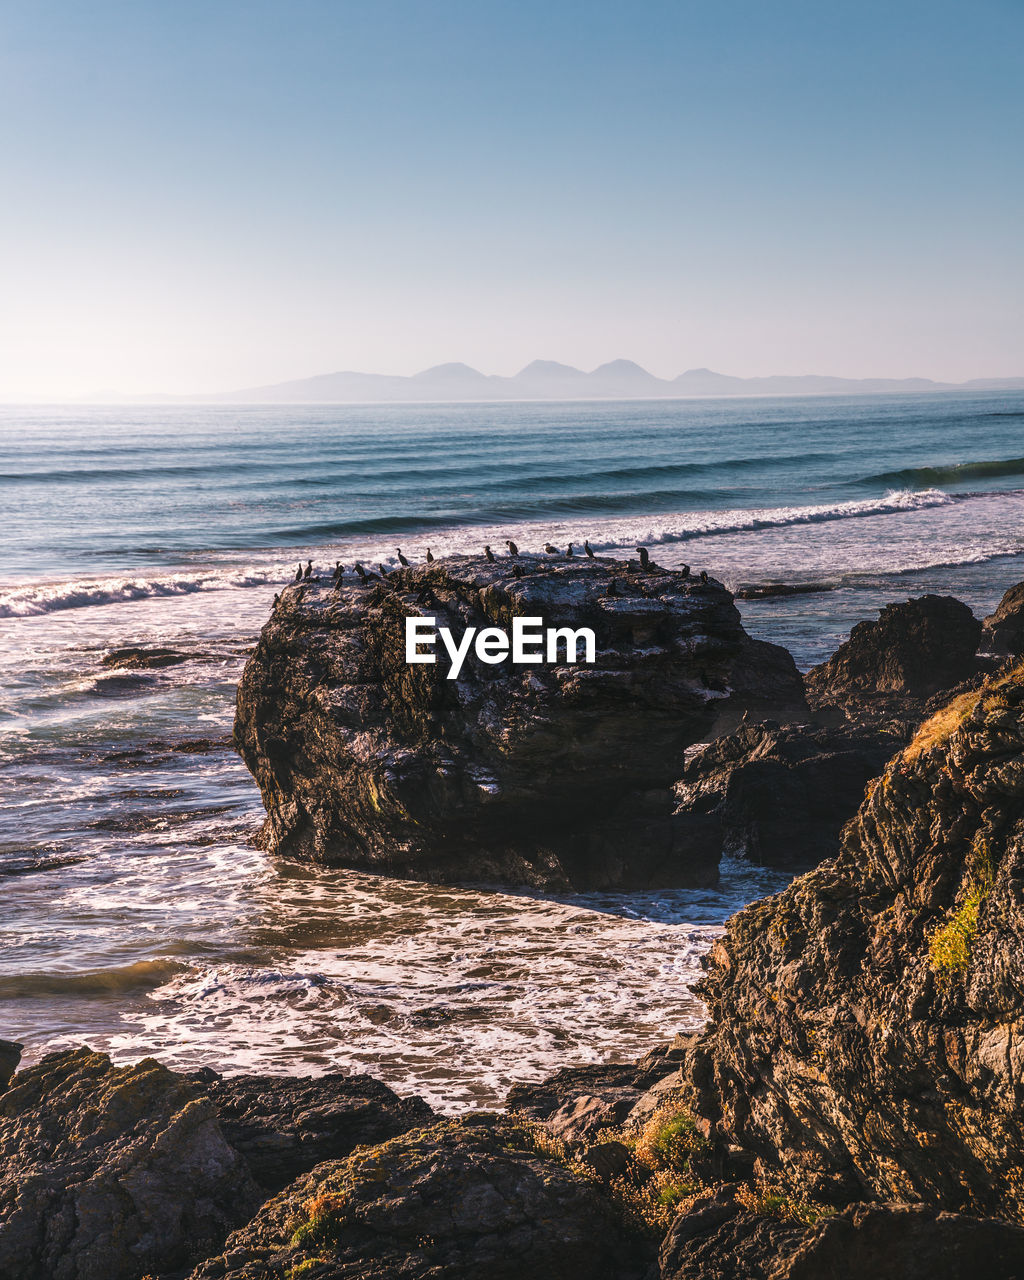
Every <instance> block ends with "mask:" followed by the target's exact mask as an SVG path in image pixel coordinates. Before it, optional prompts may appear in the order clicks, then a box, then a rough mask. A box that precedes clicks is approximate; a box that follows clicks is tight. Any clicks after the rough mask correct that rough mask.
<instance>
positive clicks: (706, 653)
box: [235, 556, 806, 888]
mask: <svg viewBox="0 0 1024 1280" xmlns="http://www.w3.org/2000/svg"><path fill="white" fill-rule="evenodd" d="M516 568H518V570H519V572H520V573H521V575H522V576H520V577H516V576H515V574H514V569H516ZM408 617H429V618H433V619H435V620H436V623H437V625H438V626H444V627H448V628H450V630H451V632H452V633H453V635H454V636H455V637H456V638H459V637H461V636H462V635H463V634H464V632H465V631H466V629H467V628H468V627H477V628H480V627H485V626H497V627H500V628H505V629H508V627H509V626H510V624H511V622H512V620H513V619H514V618H517V617H539V618H541V619H543V625H544V626H546V627H571V628H573V629H576V628H579V627H589V628H591V629H592V630H593V631H594V632H595V635H596V645H597V654H596V662H595V663H594V664H593V665H587V664H582V663H581V664H578V665H569V664H567V663H565V662H557V663H554V664H552V665H548V664H546V663H538V664H536V665H520V664H513V663H511V662H509V661H507V660H506V661H503V662H501V663H498V664H494V665H489V664H485V663H484V662H482V661H479V660H477V659H476V658H475V657H471V658H469V659H468V660H467V662H466V664H465V666H464V667H463V669H462V671H461V673H460V676H459V678H458V679H457V680H449V679H447V678H446V675H447V672H448V670H449V663H448V660H447V657H446V656H445V653H444V650H443V649H441V650H440V652H439V655H438V662H437V663H436V664H435V665H409V664H407V663H406V661H405V621H406V618H408ZM439 648H440V646H439ZM750 707H754V708H755V709H756V711H757V713H758V714H763V713H764V712H765V710H766V709H768V708H773V709H774V710H775V712H776V714H778V715H780V716H782V717H789V716H791V715H793V714H801V713H802V714H804V715H806V704H805V703H804V700H803V692H802V683H801V679H800V676H799V673H798V672H797V671H796V668H795V666H794V665H793V662H792V659H791V658H790V657H789V655H788V654H787V653H786V652H785V651H784V650H780V649H778V648H777V647H775V646H771V645H764V644H761V643H758V642H754V641H752V640H751V639H750V638H749V637H748V636H747V635H746V634H745V632H744V631H743V628H742V627H741V625H740V621H739V614H738V613H737V611H736V608H735V606H734V604H733V601H732V597H731V596H730V595H729V593H728V592H727V591H725V590H724V588H722V587H721V586H720V585H719V584H717V583H715V582H714V581H711V582H708V583H701V582H700V581H695V580H694V579H692V578H690V579H684V578H683V577H682V576H681V575H679V574H677V573H671V572H668V571H663V570H660V569H657V568H656V567H655V566H651V567H650V568H649V569H646V570H645V569H642V568H641V567H640V566H639V565H638V564H636V563H635V562H633V563H632V564H631V565H626V564H623V563H621V562H615V561H608V560H587V559H584V558H573V559H568V558H562V557H559V558H552V557H548V558H544V557H536V556H521V557H520V558H519V560H518V561H513V560H511V559H509V558H502V559H501V560H500V561H498V562H496V563H489V562H488V561H487V560H485V559H483V558H472V557H452V558H450V559H448V560H445V561H443V562H441V561H438V562H435V563H434V564H432V565H428V566H422V567H419V568H415V569H403V570H400V571H397V572H395V573H392V574H389V575H388V578H387V581H386V582H377V583H376V585H372V584H371V585H369V586H367V587H362V586H359V585H355V586H349V585H347V584H346V585H342V586H340V587H339V588H338V589H336V590H331V589H329V588H328V586H327V585H325V584H321V583H316V582H313V583H310V584H298V585H295V586H293V587H291V588H289V589H287V590H286V591H285V592H284V594H283V596H282V598H281V601H280V604H279V605H278V607H277V608H276V610H275V612H274V614H273V616H272V617H271V619H270V621H269V622H268V623H267V625H266V626H265V627H264V629H263V632H262V634H261V637H260V641H259V644H258V646H257V648H256V651H255V653H254V654H253V656H252V658H251V659H250V660H249V662H248V664H247V666H246V669H245V673H244V675H243V678H242V681H241V684H240V687H239V693H238V714H237V719H236V726H235V736H236V742H237V745H238V748H239V750H240V752H241V754H242V756H243V758H244V759H245V762H246V764H247V765H248V767H249V769H250V770H251V771H252V773H253V775H254V777H255V778H256V780H257V782H258V783H259V786H260V790H261V792H262V794H263V799H264V804H265V805H266V808H267V822H266V825H265V828H264V839H265V842H266V844H267V846H268V847H269V848H270V849H271V850H272V851H274V852H275V853H281V854H287V855H288V856H291V857H297V858H306V859H312V860H314V861H318V862H325V863H331V864H339V865H345V866H352V867H362V868H366V869H369V870H374V871H379V872H382V873H385V874H388V875H399V876H411V877H417V878H429V879H438V880H458V879H476V880H498V881H504V882H510V883H525V884H535V885H543V886H547V887H552V888H555V887H566V886H570V885H571V886H576V887H595V886H619V887H629V886H644V885H657V884H687V883H704V882H707V881H708V880H709V879H711V878H713V877H714V876H715V874H716V866H717V856H718V855H717V850H716V849H714V848H713V847H711V848H709V847H707V846H706V845H705V844H704V843H703V842H702V841H701V839H700V837H699V832H696V833H695V831H694V829H693V826H692V824H689V825H688V824H687V823H686V822H680V821H679V820H678V819H677V818H676V817H675V815H674V812H673V810H674V808H675V805H674V801H673V796H672V792H671V786H672V783H673V782H674V781H675V780H676V778H677V777H678V776H679V770H680V768H681V764H682V755H683V752H684V750H685V748H686V747H687V746H689V745H690V744H692V743H694V742H697V741H699V740H701V739H702V738H703V737H705V736H707V735H708V734H709V733H711V732H713V731H714V728H715V725H716V723H719V724H721V723H723V722H724V723H727V722H728V718H729V716H732V717H734V718H736V719H738V718H739V717H740V716H742V713H743V711H744V710H746V709H748V708H750ZM723 717H725V721H723Z"/></svg>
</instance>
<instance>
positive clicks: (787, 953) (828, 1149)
mask: <svg viewBox="0 0 1024 1280" xmlns="http://www.w3.org/2000/svg"><path fill="white" fill-rule="evenodd" d="M1022 884H1024V668H1022V667H1017V668H1015V669H1014V670H1012V671H1010V672H1007V673H1004V674H1002V675H1001V676H999V677H998V678H993V679H991V680H990V682H989V683H988V684H987V686H986V687H985V688H984V689H983V690H982V691H981V692H978V691H975V692H968V693H965V694H962V695H960V696H959V697H958V698H956V699H955V700H954V701H953V702H952V703H951V704H950V705H949V706H948V707H946V708H945V709H944V710H942V711H940V712H939V713H937V714H936V715H935V716H934V717H933V718H932V719H930V720H929V721H927V722H926V723H925V724H924V725H923V726H922V727H921V729H920V730H919V731H918V733H917V735H916V736H915V738H914V739H913V741H912V742H911V743H910V745H909V746H908V747H907V748H906V749H905V750H904V751H903V752H901V753H900V754H899V755H897V756H896V758H895V759H894V760H893V761H892V762H891V763H890V765H889V767H888V768H887V769H886V771H885V773H884V775H883V776H882V777H881V778H880V779H879V780H878V781H877V782H876V783H875V784H873V785H872V787H871V788H870V789H869V792H868V795H867V797H866V799H865V801H864V803H863V804H862V806H861V808H860V811H859V813H858V815H857V817H856V819H855V820H854V821H853V822H852V823H851V824H850V825H849V826H848V827H847V829H846V832H845V834H844V839H843V846H842V850H841V853H840V855H839V857H838V858H837V859H836V860H835V861H833V862H826V863H825V864H823V865H822V866H821V867H819V868H818V869H817V870H815V871H812V872H810V873H808V874H807V875H804V876H802V877H801V878H800V879H798V880H796V881H794V883H793V884H792V885H791V886H790V887H789V889H787V890H786V891H785V892H783V893H782V894H780V895H778V896H777V897H775V898H771V899H767V900H765V901H762V902H757V903H754V904H753V905H752V906H750V907H747V908H746V909H745V910H744V911H741V912H740V913H739V914H738V915H736V916H734V917H733V919H732V920H731V921H730V924H729V928H728V932H727V934H726V936H725V937H724V938H723V939H722V940H721V941H719V942H717V943H716V944H715V945H714V946H713V948H712V950H711V952H710V955H709V957H708V961H707V964H708V969H707V975H706V977H705V978H704V980H703V981H702V983H701V985H700V987H699V988H698V990H699V991H700V993H701V994H702V996H703V998H704V999H705V1000H706V1001H707V1003H708V1006H709V1012H710V1016H711V1026H710V1027H709V1029H708V1031H707V1033H706V1034H705V1035H704V1036H703V1037H702V1038H701V1040H700V1042H699V1043H698V1044H697V1045H696V1046H695V1048H694V1049H693V1050H691V1051H690V1053H689V1054H688V1056H687V1062H686V1066H685V1068H684V1076H685V1077H686V1078H687V1079H688V1081H689V1084H690V1088H691V1089H692V1095H693V1105H694V1107H695V1109H696V1112H697V1113H698V1115H700V1116H701V1117H703V1120H704V1122H705V1123H706V1124H707V1126H708V1131H709V1134H710V1135H711V1137H712V1139H713V1142H714V1143H715V1145H716V1147H717V1149H718V1151H719V1152H720V1153H721V1155H722V1159H723V1160H724V1161H725V1163H726V1165H727V1164H728V1161H729V1160H730V1159H734V1158H735V1155H736V1153H741V1154H746V1156H748V1157H750V1158H753V1159H756V1160H757V1162H758V1167H759V1168H760V1169H761V1170H763V1171H765V1172H766V1173H769V1174H773V1175H778V1176H779V1177H781V1178H783V1179H784V1180H785V1182H786V1183H787V1185H789V1186H790V1187H792V1188H794V1189H795V1190H796V1191H797V1192H798V1193H799V1194H802V1195H807V1196H813V1197H815V1198H817V1199H819V1200H823V1201H826V1202H831V1203H833V1204H840V1205H841V1204H844V1203H846V1202H848V1201H851V1200H857V1199H882V1200H889V1199H892V1200H914V1201H921V1202H924V1203H926V1204H930V1205H932V1206H933V1207H937V1208H943V1209H947V1210H952V1211H962V1212H974V1213H978V1212H982V1213H991V1214H999V1215H1004V1216H1007V1217H1016V1216H1018V1215H1019V1214H1020V1212H1021V1210H1022V1209H1024V1174H1022V1170H1024V1112H1022V1109H1021V1078H1022V1073H1024V1041H1022V1039H1021V1032H1020V1027H1021V1024H1022V1021H1024V968H1022V950H1021V939H1022V936H1024V892H1022V889H1021V886H1022Z"/></svg>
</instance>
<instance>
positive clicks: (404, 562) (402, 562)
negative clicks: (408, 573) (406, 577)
mask: <svg viewBox="0 0 1024 1280" xmlns="http://www.w3.org/2000/svg"><path fill="white" fill-rule="evenodd" d="M395 550H396V551H397V552H398V563H399V564H400V565H402V567H403V568H405V569H408V567H409V561H408V560H406V558H405V556H403V555H402V548H401V547H395Z"/></svg>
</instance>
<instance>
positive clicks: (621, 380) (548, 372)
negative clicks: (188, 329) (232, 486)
mask: <svg viewBox="0 0 1024 1280" xmlns="http://www.w3.org/2000/svg"><path fill="white" fill-rule="evenodd" d="M1015 388H1022V389H1024V378H974V379H972V380H971V381H970V382H959V383H954V382H934V381H933V380H932V379H931V378H831V377H826V376H823V375H819V374H806V375H802V376H796V377H792V376H787V375H777V376H774V377H769V378H734V377H732V376H730V375H729V374H726V373H714V372H713V371H712V370H711V369H689V370H687V372H686V373H681V374H680V375H679V376H678V378H656V377H655V376H654V374H653V373H648V372H647V370H646V369H642V368H641V367H640V365H638V364H634V363H633V361H632V360H612V361H611V362H610V363H609V364H603V365H601V366H599V367H598V368H597V369H594V370H592V371H591V372H590V373H585V372H584V371H583V370H582V369H574V368H573V367H572V366H571V365H567V364H558V363H556V362H555V361H554V360H534V361H533V363H532V364H528V365H527V366H526V368H525V369H521V370H520V371H519V373H517V374H514V375H513V376H512V377H511V378H504V377H499V376H497V375H494V374H486V373H480V372H478V370H476V369H471V368H470V367H469V365H468V364H439V365H435V366H434V367H433V368H432V369H425V370H424V371H423V372H422V373H416V374H413V375H412V376H411V377H399V376H392V375H388V374H379V373H325V374H321V375H320V376H319V377H315V378H300V379H298V380H297V381H294V382H275V383H271V384H270V385H269V386H264V387H249V388H246V389H245V390H242V391H230V392H222V393H220V394H217V395H206V396H161V397H159V399H161V400H165V401H166V400H187V401H197V400H202V401H203V402H204V403H211V402H212V403H217V402H229V403H250V404H252V403H259V404H303V403H307V404H308V403H320V404H325V403H327V404H331V403H333V404H336V403H339V402H342V403H345V402H347V403H353V402H365V401H382V400H383V401H410V402H415V401H420V402H422V401H429V400H433V401H452V400H466V401H473V400H643V399H673V398H676V397H685V396H792V395H829V394H835V395H872V394H879V393H890V394H892V393H898V392H922V391H952V390H977V391H994V390H1009V389H1015ZM146 398H147V399H157V397H146Z"/></svg>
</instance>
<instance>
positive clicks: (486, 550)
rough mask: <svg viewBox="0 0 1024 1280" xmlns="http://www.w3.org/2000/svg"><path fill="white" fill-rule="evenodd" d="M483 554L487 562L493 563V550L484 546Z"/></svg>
mask: <svg viewBox="0 0 1024 1280" xmlns="http://www.w3.org/2000/svg"><path fill="white" fill-rule="evenodd" d="M484 555H485V556H486V557H487V562H488V564H494V552H493V551H492V550H491V549H490V547H484Z"/></svg>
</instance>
